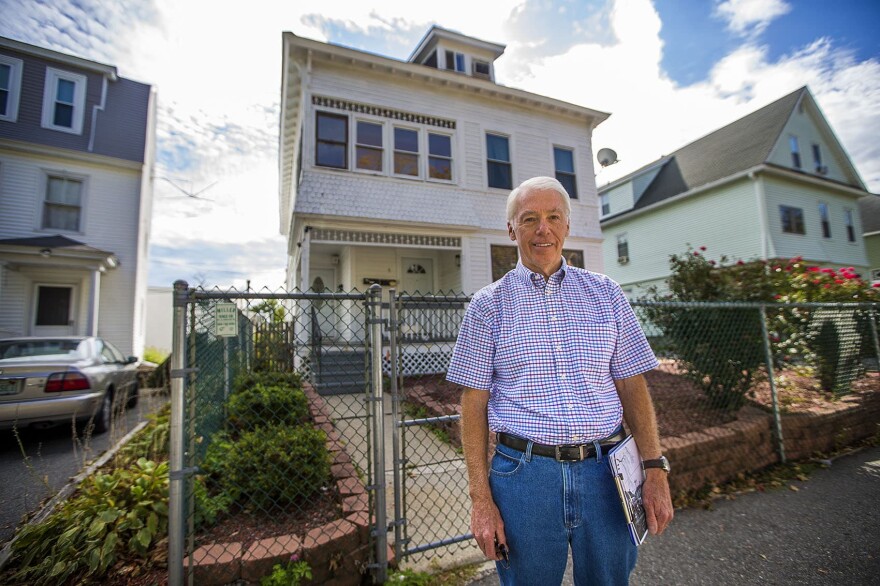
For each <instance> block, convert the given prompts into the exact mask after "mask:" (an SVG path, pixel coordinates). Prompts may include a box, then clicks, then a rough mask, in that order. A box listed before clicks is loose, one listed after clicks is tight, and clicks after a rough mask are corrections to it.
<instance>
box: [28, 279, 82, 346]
mask: <svg viewBox="0 0 880 586" xmlns="http://www.w3.org/2000/svg"><path fill="white" fill-rule="evenodd" d="M76 293H77V287H76V286H75V285H37V286H36V288H35V291H34V297H35V299H34V318H33V321H32V322H31V323H32V324H33V325H32V326H31V334H32V335H34V336H72V335H73V334H74V333H76V321H75V319H74V308H75V307H76V305H75V303H76Z"/></svg>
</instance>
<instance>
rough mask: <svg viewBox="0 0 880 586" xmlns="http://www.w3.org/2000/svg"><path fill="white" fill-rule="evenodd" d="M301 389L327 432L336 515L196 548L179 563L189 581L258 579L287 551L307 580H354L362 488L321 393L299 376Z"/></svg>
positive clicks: (363, 536)
mask: <svg viewBox="0 0 880 586" xmlns="http://www.w3.org/2000/svg"><path fill="white" fill-rule="evenodd" d="M303 391H304V392H305V395H306V398H307V399H308V400H309V410H310V412H311V415H312V419H313V421H314V424H315V427H317V428H319V429H321V430H323V431H324V432H325V433H326V434H327V450H328V451H329V452H330V455H331V458H332V460H331V465H330V472H331V474H332V476H333V479H334V481H335V482H336V488H337V490H338V492H339V498H340V501H341V503H340V504H341V507H342V518H340V519H336V520H334V521H330V522H329V523H325V524H324V525H322V526H321V527H316V528H314V529H311V530H310V531H308V532H307V533H306V534H305V535H282V536H278V537H269V538H266V539H261V540H259V541H255V542H254V543H252V544H251V545H250V546H249V547H247V548H246V549H245V548H244V547H243V544H242V543H241V542H237V541H234V542H228V543H213V544H209V545H203V546H201V547H199V548H197V549H196V550H195V551H194V552H193V554H192V556H191V558H190V557H187V559H186V560H184V567H185V568H186V569H189V567H190V564H192V570H193V573H194V576H193V579H194V583H195V584H199V585H200V586H203V585H204V586H214V585H218V586H219V585H222V584H227V583H229V582H234V581H236V580H243V581H245V582H247V583H254V584H258V583H259V582H260V578H262V577H263V576H266V575H268V574H271V573H272V567H273V566H274V565H275V564H284V563H286V562H288V561H289V560H290V558H291V556H293V555H298V556H299V558H300V559H302V560H305V561H306V562H308V563H309V565H310V566H311V568H312V576H313V578H312V581H311V583H312V584H323V583H327V582H330V581H332V583H333V584H334V585H339V586H345V585H351V586H356V585H357V584H360V582H361V572H362V570H363V567H364V566H365V565H366V563H367V562H368V561H369V558H370V509H369V498H368V496H367V489H366V486H364V483H363V482H362V481H361V479H360V476H359V475H358V472H357V469H356V468H355V466H354V464H353V463H352V460H351V457H350V456H349V454H348V452H347V451H346V450H345V446H344V445H343V443H342V442H341V441H340V437H339V433H338V432H337V431H336V428H335V427H334V425H333V421H332V419H331V418H330V414H329V412H328V410H327V405H326V404H325V402H324V399H323V398H322V397H321V396H320V395H318V393H317V392H316V391H315V390H314V388H312V386H311V385H309V384H308V383H306V382H304V383H303Z"/></svg>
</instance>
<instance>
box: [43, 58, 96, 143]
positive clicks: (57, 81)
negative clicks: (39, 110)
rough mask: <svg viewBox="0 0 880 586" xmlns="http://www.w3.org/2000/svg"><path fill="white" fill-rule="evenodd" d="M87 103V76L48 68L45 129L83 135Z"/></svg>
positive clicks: (44, 108) (44, 115)
mask: <svg viewBox="0 0 880 586" xmlns="http://www.w3.org/2000/svg"><path fill="white" fill-rule="evenodd" d="M85 101H86V76H85V75H78V74H76V73H70V72H68V71H61V70H58V69H52V68H51V67H48V68H46V86H45V90H44V93H43V119H42V126H43V128H50V129H52V130H60V131H62V132H70V133H73V134H81V133H82V127H83V116H84V114H85Z"/></svg>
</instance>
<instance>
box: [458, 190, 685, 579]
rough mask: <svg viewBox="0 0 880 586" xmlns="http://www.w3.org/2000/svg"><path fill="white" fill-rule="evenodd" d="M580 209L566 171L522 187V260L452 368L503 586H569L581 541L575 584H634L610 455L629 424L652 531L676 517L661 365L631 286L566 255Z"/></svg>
mask: <svg viewBox="0 0 880 586" xmlns="http://www.w3.org/2000/svg"><path fill="white" fill-rule="evenodd" d="M570 215H571V202H570V199H569V196H568V193H567V192H566V191H565V188H564V187H563V186H562V185H561V184H560V183H559V182H558V181H557V180H556V179H553V178H550V177H535V178H533V179H529V180H528V181H525V182H524V183H523V184H522V185H520V186H519V187H517V188H516V189H514V190H513V191H512V192H511V194H510V196H509V197H508V200H507V231H508V234H509V236H510V239H511V240H513V241H515V242H516V244H517V247H518V248H519V262H518V263H517V266H516V268H515V269H513V270H512V271H510V272H509V273H507V274H506V275H505V276H504V277H502V278H501V279H500V280H498V281H496V282H495V283H492V284H491V285H489V286H487V287H485V288H483V289H481V290H480V291H479V292H478V293H477V294H476V295H474V298H473V300H472V301H471V304H470V306H469V307H468V310H467V313H466V315H465V318H464V321H463V323H462V326H461V331H460V332H459V335H458V340H457V342H456V345H455V350H454V352H453V357H452V361H451V364H450V366H449V370H448V373H447V376H446V378H447V379H448V380H449V381H450V382H453V383H457V384H460V385H462V386H463V387H464V392H463V394H462V399H461V403H462V411H461V413H462V415H461V425H462V443H463V445H464V453H465V460H466V462H467V468H468V477H469V483H470V496H471V502H472V512H471V529H472V530H473V533H474V538H475V539H476V541H477V543H478V544H479V546H480V549H481V550H482V551H483V553H484V554H485V555H486V557H488V558H489V559H493V560H496V565H497V567H498V574H499V577H500V578H501V583H502V584H516V585H520V586H525V585H545V584H554V583H555V584H559V583H560V582H561V581H562V576H563V573H564V571H565V566H566V562H567V559H568V553H569V548H571V555H572V559H573V569H574V581H575V584H578V585H586V584H607V585H612V584H626V583H628V581H629V574H630V572H632V569H633V568H634V567H635V562H636V546H635V545H634V544H633V543H632V542H631V540H630V537H629V531H628V528H627V524H626V519H625V517H624V514H623V511H622V508H621V504H620V500H619V497H618V495H617V492H616V487H615V484H614V479H613V477H612V475H611V472H610V469H609V467H608V463H607V461H606V459H605V456H606V454H607V452H608V450H609V449H610V448H611V447H612V446H613V445H616V443H617V442H619V441H620V440H621V439H623V437H624V436H623V433H622V422H623V419H625V420H626V424H627V426H628V427H629V429H630V431H631V432H632V434H633V437H634V439H635V441H636V444H637V445H638V447H639V451H640V453H641V455H642V458H644V466H645V470H646V481H645V485H644V488H643V499H644V505H645V511H646V514H647V521H648V528H649V531H650V532H651V533H652V534H660V533H662V532H663V530H664V529H665V528H666V526H667V524H668V523H669V522H670V521H671V520H672V515H673V511H672V501H671V499H670V495H669V484H668V482H667V478H666V475H667V473H668V471H669V464H668V462H667V461H666V459H665V458H663V457H662V455H661V453H660V440H659V437H658V432H657V423H656V418H655V416H654V409H653V405H652V403H651V398H650V395H649V394H648V389H647V385H646V384H645V379H644V377H643V373H644V372H646V371H648V370H651V369H652V368H654V367H655V366H656V365H657V360H656V358H655V357H654V354H653V353H652V352H651V349H650V347H649V346H648V343H647V340H646V339H645V336H644V334H643V333H642V330H641V327H640V326H639V324H638V322H637V321H636V318H635V315H634V314H633V312H632V309H631V308H630V305H629V303H628V302H627V300H626V298H625V297H624V295H623V292H622V291H621V289H620V287H619V286H618V285H617V284H616V283H615V282H614V281H612V280H611V279H609V278H608V277H606V276H604V275H600V274H597V273H592V272H590V271H586V270H583V269H579V268H575V267H571V266H568V265H567V264H566V262H565V259H564V258H563V256H562V247H563V244H564V243H565V238H566V237H567V236H568V234H569V221H570ZM490 430H491V431H493V432H495V433H496V438H497V447H496V450H495V454H494V455H493V457H492V460H491V464H490V463H489V462H487V458H486V455H487V450H488V440H489V431H490Z"/></svg>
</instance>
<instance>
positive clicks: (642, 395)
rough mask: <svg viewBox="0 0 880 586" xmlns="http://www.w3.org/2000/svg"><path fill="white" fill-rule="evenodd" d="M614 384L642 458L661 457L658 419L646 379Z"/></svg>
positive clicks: (638, 376) (621, 380)
mask: <svg viewBox="0 0 880 586" xmlns="http://www.w3.org/2000/svg"><path fill="white" fill-rule="evenodd" d="M614 384H615V386H616V387H617V394H618V396H619V397H620V403H621V405H623V418H624V419H625V420H626V424H627V426H628V427H629V430H630V432H631V433H632V435H633V438H634V439H635V440H636V445H637V446H638V447H639V452H640V453H641V455H642V458H644V459H645V460H651V459H654V458H658V457H660V434H659V431H658V429H657V417H656V415H655V414H654V404H653V403H652V402H651V395H650V394H649V393H648V384H647V382H646V381H645V377H644V376H642V375H640V374H639V375H636V376H631V377H629V378H624V379H620V380H616V381H614Z"/></svg>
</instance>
